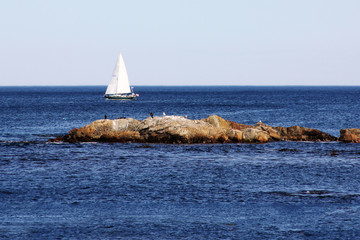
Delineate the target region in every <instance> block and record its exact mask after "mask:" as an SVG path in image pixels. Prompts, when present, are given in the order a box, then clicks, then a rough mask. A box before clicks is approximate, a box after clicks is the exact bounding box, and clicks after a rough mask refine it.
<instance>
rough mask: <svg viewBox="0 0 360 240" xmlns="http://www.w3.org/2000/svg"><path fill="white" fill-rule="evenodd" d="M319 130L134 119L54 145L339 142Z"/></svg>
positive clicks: (104, 124)
mask: <svg viewBox="0 0 360 240" xmlns="http://www.w3.org/2000/svg"><path fill="white" fill-rule="evenodd" d="M336 140H337V138H336V137H333V136H331V135H329V134H327V133H324V132H321V131H319V130H316V129H311V128H305V127H299V126H293V127H271V126H268V125H265V124H263V123H262V122H259V123H257V124H255V125H254V126H250V125H245V124H239V123H236V122H232V121H228V120H225V119H223V118H221V117H219V116H216V115H213V116H209V117H208V118H206V119H201V120H190V119H187V118H184V117H181V116H164V117H154V118H151V117H149V118H147V119H145V120H143V121H138V120H136V119H132V118H125V119H114V120H110V119H102V120H97V121H94V122H92V123H91V124H89V125H86V126H85V127H82V128H75V129H72V130H70V131H69V134H67V135H65V136H63V137H59V138H57V139H55V140H52V141H65V142H138V143H143V142H147V143H266V142H269V141H336Z"/></svg>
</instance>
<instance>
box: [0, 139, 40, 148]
mask: <svg viewBox="0 0 360 240" xmlns="http://www.w3.org/2000/svg"><path fill="white" fill-rule="evenodd" d="M42 143H46V142H42V141H4V140H0V144H4V145H6V146H16V147H23V146H28V145H33V144H42Z"/></svg>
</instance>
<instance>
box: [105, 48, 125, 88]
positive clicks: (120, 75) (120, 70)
mask: <svg viewBox="0 0 360 240" xmlns="http://www.w3.org/2000/svg"><path fill="white" fill-rule="evenodd" d="M123 93H131V89H130V83H129V79H128V75H127V72H126V67H125V63H124V59H123V57H122V55H121V53H120V54H119V57H118V59H117V62H116V65H115V68H114V71H113V75H112V77H111V80H110V83H109V85H108V87H107V89H106V92H105V94H123Z"/></svg>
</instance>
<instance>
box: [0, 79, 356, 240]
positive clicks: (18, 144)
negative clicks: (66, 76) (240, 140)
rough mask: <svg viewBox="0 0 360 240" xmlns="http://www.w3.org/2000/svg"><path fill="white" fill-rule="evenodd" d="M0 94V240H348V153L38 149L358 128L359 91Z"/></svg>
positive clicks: (352, 219) (237, 147)
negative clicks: (201, 133) (220, 129)
mask: <svg viewBox="0 0 360 240" xmlns="http://www.w3.org/2000/svg"><path fill="white" fill-rule="evenodd" d="M105 89H106V87H105V86H92V87H0V103H1V105H0V239H360V144H351V143H340V142H272V143H266V144H203V145H202V144H193V145H191V144H182V145H173V144H138V143H75V144H70V143H50V142H47V140H49V139H52V138H55V137H57V136H61V135H64V134H66V133H67V132H68V131H69V130H71V129H73V128H78V127H82V126H85V125H86V124H89V123H91V122H92V121H95V120H97V119H102V118H104V116H105V114H106V115H107V117H108V118H110V119H115V118H119V117H130V118H135V119H138V120H142V119H145V118H147V117H149V116H150V112H153V113H154V115H155V116H162V115H163V113H165V114H166V115H180V116H188V118H190V119H202V118H206V117H208V116H209V115H213V114H216V115H219V116H221V117H222V118H225V119H228V120H231V121H235V122H238V123H243V124H249V125H254V124H255V123H257V122H258V121H260V120H261V121H262V122H263V123H265V124H267V125H271V126H285V127H290V126H295V125H299V126H303V127H310V128H316V129H319V130H321V131H324V132H326V133H329V134H331V135H333V136H336V137H339V135H340V134H339V131H340V129H343V128H355V127H356V128H360V124H359V119H360V87H252V86H244V87H241V86H208V87H205V86H204V87H190V86H189V87H165V86H164V87H157V86H138V87H135V92H136V93H139V94H140V97H138V99H137V100H135V101H114V100H105V98H104V97H103V94H104V92H105Z"/></svg>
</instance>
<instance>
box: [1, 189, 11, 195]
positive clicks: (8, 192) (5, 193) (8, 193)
mask: <svg viewBox="0 0 360 240" xmlns="http://www.w3.org/2000/svg"><path fill="white" fill-rule="evenodd" d="M11 194H14V192H11V191H8V190H0V195H11Z"/></svg>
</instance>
